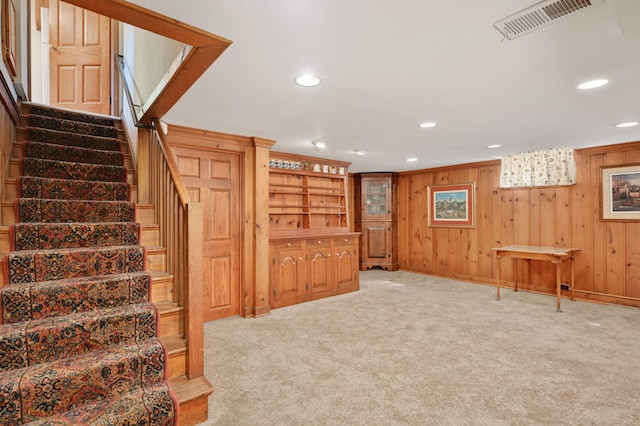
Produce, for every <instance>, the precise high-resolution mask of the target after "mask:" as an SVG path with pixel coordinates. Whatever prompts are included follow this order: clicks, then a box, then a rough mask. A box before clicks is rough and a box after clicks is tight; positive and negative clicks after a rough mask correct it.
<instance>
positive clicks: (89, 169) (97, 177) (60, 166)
mask: <svg viewBox="0 0 640 426" xmlns="http://www.w3.org/2000/svg"><path fill="white" fill-rule="evenodd" d="M21 169H22V175H23V176H38V177H44V178H53V179H77V180H93V181H105V182H126V181H127V169H126V168H125V167H123V166H105V165H101V164H88V163H76V162H72V161H54V160H43V159H40V158H28V157H27V158H23V159H22V161H21Z"/></svg>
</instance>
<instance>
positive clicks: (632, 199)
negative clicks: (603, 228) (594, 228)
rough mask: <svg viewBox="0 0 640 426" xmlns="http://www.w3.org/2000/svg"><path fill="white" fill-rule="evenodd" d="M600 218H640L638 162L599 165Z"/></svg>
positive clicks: (625, 219) (630, 219)
mask: <svg viewBox="0 0 640 426" xmlns="http://www.w3.org/2000/svg"><path fill="white" fill-rule="evenodd" d="M600 183H601V185H600V186H601V191H600V220H619V221H632V220H640V164H628V165H620V166H601V167H600Z"/></svg>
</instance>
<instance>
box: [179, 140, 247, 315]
mask: <svg viewBox="0 0 640 426" xmlns="http://www.w3.org/2000/svg"><path fill="white" fill-rule="evenodd" d="M174 153H175V154H176V159H177V162H178V169H179V170H180V174H181V175H182V178H183V181H184V183H185V186H186V187H187V188H188V192H189V196H190V198H191V199H192V200H193V201H199V202H201V203H202V207H203V211H204V223H203V235H202V238H203V246H202V251H203V253H202V258H203V286H204V289H203V292H204V301H203V303H204V319H205V321H211V320H214V319H218V318H224V317H228V316H234V315H239V314H240V301H241V292H242V285H241V284H242V276H241V268H240V256H241V238H242V222H241V217H240V211H241V210H240V200H241V199H242V197H241V194H240V191H241V188H240V181H241V179H240V172H241V170H240V165H241V164H242V163H241V155H240V154H236V153H228V152H217V151H204V150H197V151H196V150H193V149H189V148H175V149H174Z"/></svg>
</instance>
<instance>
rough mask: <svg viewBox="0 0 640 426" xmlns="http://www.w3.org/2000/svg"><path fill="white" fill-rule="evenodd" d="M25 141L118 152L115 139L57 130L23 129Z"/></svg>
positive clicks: (117, 140) (118, 143) (118, 148)
mask: <svg viewBox="0 0 640 426" xmlns="http://www.w3.org/2000/svg"><path fill="white" fill-rule="evenodd" d="M25 140H27V141H37V142H46V143H52V144H58V145H68V146H79V147H85V148H91V149H100V150H105V151H119V150H120V140H119V139H116V138H105V137H102V136H91V135H83V134H80V133H69V132H60V131H58V130H51V129H40V128H38V127H27V128H25Z"/></svg>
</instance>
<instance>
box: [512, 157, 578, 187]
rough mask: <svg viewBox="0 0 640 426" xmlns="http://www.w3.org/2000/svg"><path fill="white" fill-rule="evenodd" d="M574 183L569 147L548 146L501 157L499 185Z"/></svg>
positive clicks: (574, 169)
mask: <svg viewBox="0 0 640 426" xmlns="http://www.w3.org/2000/svg"><path fill="white" fill-rule="evenodd" d="M575 183H576V160H575V158H574V156H573V150H572V149H570V148H566V147H560V148H550V149H543V150H540V151H529V152H523V153H520V154H512V155H507V156H504V157H502V163H501V166H500V188H516V187H523V186H556V185H573V184H575Z"/></svg>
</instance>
